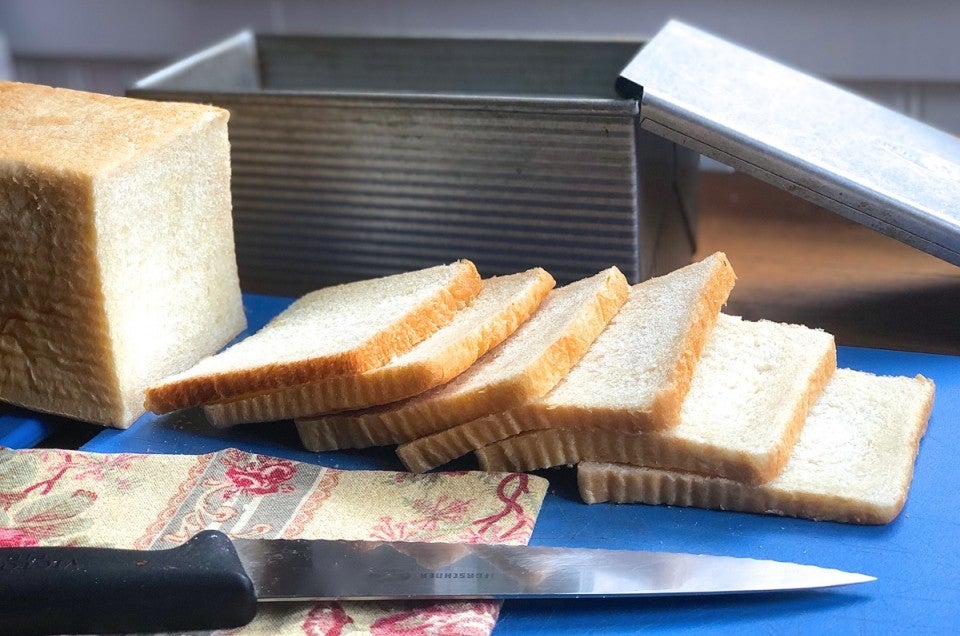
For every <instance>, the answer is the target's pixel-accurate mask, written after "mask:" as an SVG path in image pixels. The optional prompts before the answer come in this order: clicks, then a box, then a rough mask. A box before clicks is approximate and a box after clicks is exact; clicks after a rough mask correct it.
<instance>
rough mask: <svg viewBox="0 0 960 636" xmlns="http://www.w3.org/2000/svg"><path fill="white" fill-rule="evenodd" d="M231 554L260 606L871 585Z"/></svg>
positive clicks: (443, 555) (280, 547) (389, 553)
mask: <svg viewBox="0 0 960 636" xmlns="http://www.w3.org/2000/svg"><path fill="white" fill-rule="evenodd" d="M234 544H235V545H236V548H237V552H238V553H239V554H240V560H241V561H242V562H243V564H244V568H245V569H246V571H247V573H248V574H249V575H250V578H251V579H253V582H254V587H255V589H256V591H257V597H258V598H259V599H260V600H262V601H291V600H301V599H313V600H330V599H351V600H363V599H397V598H406V599H410V598H437V597H440V598H525V597H556V596H573V597H576V596H669V595H687V594H719V593H742V592H773V591H788V590H804V589H816V588H825V587H834V586H839V585H850V584H854V583H864V582H868V581H872V580H875V579H874V578H873V577H870V576H865V575H862V574H854V573H849V572H841V571H839V570H832V569H826V568H820V567H815V566H810V565H799V564H795V563H781V562H777V561H765V560H757V559H741V558H734V557H722V556H705V555H693V554H673V553H665V552H631V551H618V550H588V549H577V548H544V547H528V546H506V545H469V544H460V543H458V544H444V543H376V542H364V541H306V540H274V541H266V540H235V541H234Z"/></svg>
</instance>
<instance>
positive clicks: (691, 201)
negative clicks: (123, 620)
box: [129, 33, 697, 294]
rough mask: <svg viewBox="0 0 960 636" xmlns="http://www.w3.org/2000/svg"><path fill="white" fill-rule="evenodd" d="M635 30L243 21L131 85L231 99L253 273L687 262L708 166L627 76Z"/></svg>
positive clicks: (167, 96) (294, 288) (242, 246)
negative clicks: (355, 28) (582, 33)
mask: <svg viewBox="0 0 960 636" xmlns="http://www.w3.org/2000/svg"><path fill="white" fill-rule="evenodd" d="M638 46H640V43H639V42H556V41H523V40H433V39H402V38H401V39H391V38H386V39H377V38H320V37H292V36H284V37H272V36H265V35H258V36H254V35H252V34H250V33H245V34H240V35H238V36H235V37H233V38H231V39H229V40H227V41H225V42H223V43H221V44H218V45H216V46H214V47H211V48H210V49H208V50H207V51H204V52H201V53H199V54H197V55H194V56H191V57H189V58H187V59H185V60H183V61H181V62H178V63H177V64H174V65H173V66H171V67H169V68H167V69H164V70H162V71H160V72H158V73H155V74H154V75H152V76H150V77H148V78H145V79H144V80H142V81H140V82H138V83H137V85H136V86H135V87H133V88H132V89H131V90H130V91H129V94H130V95H132V96H137V97H146V98H151V99H164V100H179V101H200V102H206V103H212V104H216V105H219V106H223V107H225V108H228V109H229V110H230V111H231V119H230V139H231V144H232V159H233V205H234V219H235V234H236V247H237V260H238V265H239V269H240V276H241V284H242V285H243V287H244V289H245V290H247V291H260V292H266V293H286V294H296V293H302V292H304V291H307V290H310V289H313V288H316V287H318V286H320V285H322V284H329V283H337V282H344V281H347V280H354V279H358V278H365V277H371V276H379V275H385V274H390V273H395V272H398V271H402V270H409V269H414V268H417V267H425V266H428V265H433V264H437V263H439V262H450V261H452V260H455V259H458V258H469V259H471V260H473V261H474V262H475V263H476V264H477V266H478V268H479V269H480V271H481V273H482V274H483V275H485V276H490V275H497V274H505V273H510V272H515V271H519V270H522V269H526V268H529V267H534V266H541V267H545V268H547V269H548V270H549V271H550V272H551V273H552V274H553V275H554V277H555V278H556V279H557V280H558V282H560V283H561V284H562V283H566V282H569V281H572V280H575V279H577V278H581V277H583V276H587V275H592V274H594V273H596V272H597V271H599V270H601V269H604V268H606V267H609V266H610V265H617V266H618V267H620V268H621V269H622V270H623V272H624V273H625V274H626V275H627V277H628V278H630V279H631V280H633V281H639V280H642V279H645V278H648V277H650V276H651V275H653V274H655V273H659V272H663V271H667V270H669V269H672V268H674V267H676V266H678V265H682V264H685V263H687V262H689V258H690V256H691V254H692V249H693V228H694V224H693V218H692V215H693V214H695V209H694V208H693V206H694V205H695V198H693V197H689V196H685V197H684V196H682V195H684V194H686V193H689V192H691V191H693V190H695V189H696V187H695V185H696V177H697V174H696V171H692V170H689V166H690V165H691V164H692V163H695V161H696V154H695V153H693V152H691V151H685V150H683V149H677V148H675V146H674V144H673V143H672V142H669V141H666V140H664V139H662V138H659V137H657V136H655V135H652V134H650V133H647V132H645V131H642V130H640V128H639V126H638V120H637V108H638V105H637V103H636V101H634V100H625V99H620V98H618V97H617V95H616V93H615V91H614V88H613V84H614V80H615V78H616V76H617V73H618V71H619V70H620V69H621V68H622V67H623V65H624V64H625V63H626V62H627V61H628V60H629V59H630V57H631V56H632V55H633V54H634V52H635V51H636V48H637V47H638ZM681 181H682V182H681ZM685 214H687V215H690V216H684V215H685Z"/></svg>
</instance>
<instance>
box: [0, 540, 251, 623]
mask: <svg viewBox="0 0 960 636" xmlns="http://www.w3.org/2000/svg"><path fill="white" fill-rule="evenodd" d="M256 613H257V599H256V595H255V593H254V590H253V583H252V582H251V581H250V578H249V577H248V576H247V574H246V572H244V570H243V565H242V564H241V563H240V559H239V557H237V552H236V550H235V549H234V547H233V544H232V543H231V542H230V539H229V538H228V537H227V535H225V534H223V533H222V532H216V531H214V530H206V531H204V532H200V533H198V534H197V535H195V536H194V537H193V538H192V539H190V540H189V541H187V542H186V543H184V544H183V545H181V546H179V547H176V548H171V549H169V550H119V549H110V548H37V547H34V548H0V633H3V634H65V633H72V634H76V633H81V634H89V633H101V634H102V633H118V632H126V633H129V632H159V631H176V630H201V629H218V628H230V627H239V626H241V625H246V624H247V623H249V622H250V621H251V620H253V617H254V615H255V614H256Z"/></svg>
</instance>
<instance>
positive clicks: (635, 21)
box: [0, 0, 960, 133]
mask: <svg viewBox="0 0 960 636" xmlns="http://www.w3.org/2000/svg"><path fill="white" fill-rule="evenodd" d="M671 17H677V18H680V19H683V20H685V21H688V22H690V23H692V24H694V25H697V26H700V27H702V28H705V29H707V30H710V31H713V32H715V33H717V34H718V35H721V36H723V37H725V38H727V39H730V40H733V41H735V42H738V43H741V44H744V45H746V46H749V47H751V48H753V49H755V50H757V51H759V52H762V53H765V54H767V55H769V56H772V57H774V58H777V59H780V60H782V61H784V62H787V63H788V64H791V65H793V66H796V67H798V68H801V69H804V70H807V71H810V72H813V73H815V74H818V75H821V76H823V77H827V78H830V79H832V80H834V81H838V82H841V83H844V84H847V85H849V86H851V87H853V88H855V89H856V90H859V91H861V92H863V93H866V94H867V95H869V96H871V97H873V98H875V99H877V100H878V101H881V102H885V103H887V104H890V105H893V106H895V107H897V108H899V109H900V110H903V111H904V112H907V113H909V114H911V115H913V116H915V117H918V118H920V119H924V120H926V121H928V122H930V123H932V124H934V125H936V126H939V127H941V128H944V129H947V130H951V131H953V132H957V133H960V37H958V36H960V2H957V1H956V0H912V1H911V2H903V1H902V0H898V1H890V0H875V1H874V2H869V3H868V2H862V1H856V0H803V1H802V2H801V1H795V2H789V3H787V2H770V1H763V0H723V1H717V0H713V1H710V0H646V1H641V0H633V1H628V0H597V1H594V2H586V1H584V2H579V1H575V0H528V1H526V2H519V1H513V0H488V1H483V0H473V1H467V0H446V1H439V0H438V1H428V0H384V1H378V0H353V1H351V0H325V1H314V0H263V1H254V0H202V1H199V2H195V1H192V0H86V1H83V2H77V1H76V0H5V1H4V2H2V3H0V32H3V33H5V34H6V37H7V38H8V40H9V43H10V46H11V49H12V51H13V59H14V67H15V71H16V73H17V76H18V79H22V80H25V81H37V82H42V83H48V84H57V85H65V86H74V87H77V88H85V89H88V90H98V91H101V92H114V93H119V92H122V90H123V88H124V87H125V86H126V85H127V84H129V82H130V81H132V79H133V78H135V77H138V76H140V75H143V74H145V73H146V72H147V71H148V70H150V69H152V68H155V67H156V66H158V65H161V64H162V63H163V62H165V61H168V60H171V59H174V58H177V57H180V56H182V55H183V54H185V53H187V52H191V51H194V50H197V49H200V48H203V47H204V46H206V45H208V44H210V43H212V42H214V41H217V40H219V39H221V38H222V37H224V36H226V35H228V34H230V33H233V32H235V31H237V30H239V29H241V28H244V27H251V28H254V29H257V30H259V31H269V32H302V33H307V32H309V33H324V34H351V35H369V34H375V35H448V36H471V35H472V36H477V35H480V36H484V35H486V36H502V35H521V36H530V37H558V36H560V37H578V38H583V37H590V38H608V37H614V38H629V39H635V38H638V37H648V36H650V35H652V34H653V33H654V32H656V30H657V28H659V26H660V25H662V24H663V23H664V22H665V21H666V20H667V19H669V18H671Z"/></svg>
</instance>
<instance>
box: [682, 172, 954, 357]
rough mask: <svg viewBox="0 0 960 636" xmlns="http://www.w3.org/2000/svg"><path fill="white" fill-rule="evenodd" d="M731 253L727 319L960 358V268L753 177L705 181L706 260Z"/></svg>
mask: <svg viewBox="0 0 960 636" xmlns="http://www.w3.org/2000/svg"><path fill="white" fill-rule="evenodd" d="M717 250H722V251H724V252H726V253H727V256H728V257H729V258H730V262H731V263H732V264H733V268H734V269H735V270H736V272H737V285H736V287H735V288H734V290H733V293H732V294H731V296H730V300H729V302H728V303H727V306H726V307H725V309H724V311H725V312H727V313H731V314H738V315H742V316H744V317H746V318H749V319H752V320H757V319H760V318H766V319H768V320H775V321H780V322H799V323H802V324H805V325H809V326H815V327H820V328H822V329H825V330H827V331H829V332H831V333H833V334H834V335H835V336H836V339H837V344H841V345H852V346H860V347H875V348H883V349H903V350H909V351H924V352H931V353H950V354H960V268H958V267H956V266H954V265H951V264H949V263H947V262H945V261H942V260H940V259H937V258H935V257H933V256H929V255H927V254H925V253H923V252H920V251H918V250H916V249H913V248H911V247H908V246H906V245H903V244H902V243H899V242H898V241H896V240H894V239H891V238H888V237H886V236H883V235H881V234H879V233H877V232H874V231H872V230H869V229H867V228H865V227H863V226H861V225H858V224H856V223H853V222H851V221H847V220H846V219H843V218H841V217H839V216H837V215H836V214H833V213H831V212H827V211H826V210H823V209H821V208H819V207H817V206H815V205H813V204H811V203H807V202H805V201H803V200H801V199H798V198H796V197H794V196H791V195H789V194H787V193H785V192H783V191H781V190H779V189H777V188H775V187H773V186H770V185H767V184H765V183H763V182H761V181H758V180H756V179H754V178H753V177H750V176H748V175H744V174H739V173H735V174H720V173H705V174H703V175H702V177H701V199H700V224H699V230H698V245H697V254H696V256H697V258H700V257H703V256H706V255H708V254H710V253H712V252H714V251H717Z"/></svg>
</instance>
